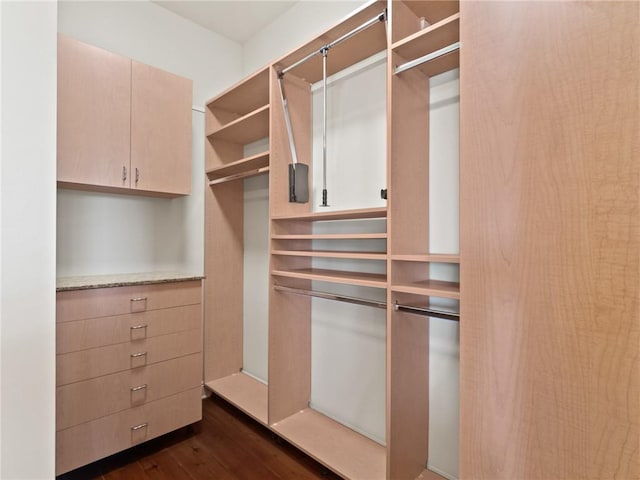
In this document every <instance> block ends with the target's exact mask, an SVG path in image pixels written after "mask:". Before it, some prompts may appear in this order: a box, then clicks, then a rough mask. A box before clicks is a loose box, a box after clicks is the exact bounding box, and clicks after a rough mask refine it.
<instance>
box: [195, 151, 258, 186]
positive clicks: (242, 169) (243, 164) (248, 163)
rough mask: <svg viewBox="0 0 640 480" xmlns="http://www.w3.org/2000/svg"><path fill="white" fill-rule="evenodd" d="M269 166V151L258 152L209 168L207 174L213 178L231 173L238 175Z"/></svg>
mask: <svg viewBox="0 0 640 480" xmlns="http://www.w3.org/2000/svg"><path fill="white" fill-rule="evenodd" d="M268 166H269V151H268V150H267V151H266V152H262V153H258V154H257V155H252V156H250V157H246V158H241V159H240V160H236V161H235V162H231V163H227V164H226V165H222V166H220V167H215V168H210V169H209V170H207V175H209V178H210V179H211V180H214V179H216V178H222V177H228V176H230V175H237V174H239V173H246V172H250V171H252V170H258V169H260V168H264V167H268Z"/></svg>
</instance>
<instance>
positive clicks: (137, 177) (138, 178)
mask: <svg viewBox="0 0 640 480" xmlns="http://www.w3.org/2000/svg"><path fill="white" fill-rule="evenodd" d="M138 180H140V170H138V167H136V186H137V185H138Z"/></svg>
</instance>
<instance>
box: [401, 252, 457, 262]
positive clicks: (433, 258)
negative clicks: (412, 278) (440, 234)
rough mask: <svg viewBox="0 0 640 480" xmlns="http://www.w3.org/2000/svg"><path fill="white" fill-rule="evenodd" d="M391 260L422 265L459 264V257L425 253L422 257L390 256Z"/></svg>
mask: <svg viewBox="0 0 640 480" xmlns="http://www.w3.org/2000/svg"><path fill="white" fill-rule="evenodd" d="M390 257H391V260H395V261H401V262H423V263H460V255H452V254H448V253H427V254H424V255H390Z"/></svg>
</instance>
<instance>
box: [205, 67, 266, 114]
mask: <svg viewBox="0 0 640 480" xmlns="http://www.w3.org/2000/svg"><path fill="white" fill-rule="evenodd" d="M268 103H269V69H268V68H263V69H262V70H259V71H257V72H256V73H254V74H253V75H251V76H250V77H248V78H247V79H245V80H242V81H241V82H239V83H236V84H235V85H233V86H232V87H229V88H227V89H226V90H225V91H224V92H222V93H220V94H219V95H216V96H215V97H214V98H212V99H211V100H209V101H208V102H207V108H209V109H220V110H224V111H226V112H229V113H235V114H237V115H241V116H242V115H245V114H247V113H249V112H252V111H254V110H257V109H258V108H260V107H261V106H263V105H266V104H268Z"/></svg>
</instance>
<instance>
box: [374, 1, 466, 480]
mask: <svg viewBox="0 0 640 480" xmlns="http://www.w3.org/2000/svg"><path fill="white" fill-rule="evenodd" d="M390 3H391V9H392V10H391V15H390V16H391V32H392V34H391V42H392V44H391V48H390V54H389V58H388V62H389V65H388V75H389V79H388V82H389V89H390V90H389V96H390V112H389V115H390V122H389V123H390V127H389V144H390V160H389V213H388V222H389V265H388V268H389V273H390V275H389V276H390V278H389V280H390V285H389V291H388V297H387V302H388V305H389V308H388V310H387V312H388V320H387V328H388V330H387V342H388V348H389V352H388V359H387V362H388V363H387V382H388V385H387V395H388V396H387V402H388V404H387V413H388V418H387V424H388V432H387V434H388V438H387V442H388V452H387V461H388V466H387V469H388V478H393V479H414V478H418V477H419V478H421V479H442V478H450V479H454V478H457V477H458V453H457V452H458V423H459V420H458V418H459V413H458V382H459V379H458V375H459V374H458V371H459V367H458V364H459V346H458V345H459V330H458V324H459V323H458V322H459V320H460V319H459V313H458V312H459V298H460V285H459V264H460V257H459V253H458V252H459V246H458V225H459V211H458V183H459V181H458V144H459V128H458V109H459V90H458V80H457V77H458V70H457V69H458V67H459V55H458V49H459V43H458V42H459V18H460V14H459V5H458V2H430V1H393V2H390Z"/></svg>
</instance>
